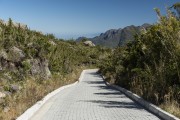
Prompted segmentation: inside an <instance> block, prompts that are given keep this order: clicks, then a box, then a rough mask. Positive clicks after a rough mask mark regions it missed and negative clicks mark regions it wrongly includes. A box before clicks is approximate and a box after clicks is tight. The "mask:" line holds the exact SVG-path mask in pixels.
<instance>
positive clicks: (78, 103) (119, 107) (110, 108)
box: [31, 69, 160, 120]
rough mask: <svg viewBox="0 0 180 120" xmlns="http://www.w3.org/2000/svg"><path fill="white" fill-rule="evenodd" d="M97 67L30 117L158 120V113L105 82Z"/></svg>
mask: <svg viewBox="0 0 180 120" xmlns="http://www.w3.org/2000/svg"><path fill="white" fill-rule="evenodd" d="M96 72H97V70H96V69H92V70H86V71H85V72H84V75H83V76H82V80H81V81H79V83H78V84H76V85H74V86H72V87H70V88H66V89H64V90H62V91H61V92H59V93H58V94H57V95H55V96H54V97H52V98H51V99H50V100H48V102H47V103H46V104H44V105H43V106H42V107H41V109H40V110H39V111H38V112H37V113H36V114H35V115H34V116H33V117H32V118H31V120H159V119H160V118H158V117H157V116H155V115H153V114H152V113H150V112H148V111H146V110H145V109H144V108H143V107H141V106H140V105H138V104H137V103H135V102H134V101H132V100H131V99H129V98H128V97H126V96H125V95H124V94H122V93H121V92H119V91H117V90H116V89H113V88H111V87H108V86H106V85H105V83H104V81H103V79H102V77H101V76H100V75H98V74H97V73H96Z"/></svg>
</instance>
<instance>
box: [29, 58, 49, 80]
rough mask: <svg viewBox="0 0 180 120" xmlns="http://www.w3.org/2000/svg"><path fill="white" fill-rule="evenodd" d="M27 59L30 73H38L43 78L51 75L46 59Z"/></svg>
mask: <svg viewBox="0 0 180 120" xmlns="http://www.w3.org/2000/svg"><path fill="white" fill-rule="evenodd" d="M28 61H29V64H30V65H31V68H30V72H31V74H32V75H34V76H36V75H40V76H41V77H43V78H44V79H48V78H50V77H51V72H50V70H49V67H48V60H40V59H30V60H28Z"/></svg>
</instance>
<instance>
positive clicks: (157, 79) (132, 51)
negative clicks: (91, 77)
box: [100, 6, 180, 104]
mask: <svg viewBox="0 0 180 120" xmlns="http://www.w3.org/2000/svg"><path fill="white" fill-rule="evenodd" d="M176 8H177V6H176ZM155 10H156V12H157V14H158V17H159V20H158V23H156V24H154V25H153V26H152V27H150V28H149V29H148V30H147V31H142V33H141V35H136V36H135V41H133V42H131V43H128V44H127V45H126V46H124V47H121V48H116V49H115V50H114V51H113V52H112V54H111V55H109V56H108V57H107V58H106V59H105V60H103V61H102V63H101V64H100V70H101V72H102V73H103V74H105V75H106V76H107V77H108V78H109V80H115V84H118V85H121V86H123V87H125V88H127V89H130V90H132V91H133V92H135V93H137V94H139V95H141V96H143V97H144V98H145V99H147V100H149V101H152V102H153V103H155V104H161V103H163V102H166V101H172V100H175V101H177V102H178V103H180V63H179V61H180V21H179V18H178V17H177V16H176V15H175V14H174V13H172V11H171V10H169V9H168V10H167V15H166V16H162V15H161V14H160V11H159V10H158V9H155Z"/></svg>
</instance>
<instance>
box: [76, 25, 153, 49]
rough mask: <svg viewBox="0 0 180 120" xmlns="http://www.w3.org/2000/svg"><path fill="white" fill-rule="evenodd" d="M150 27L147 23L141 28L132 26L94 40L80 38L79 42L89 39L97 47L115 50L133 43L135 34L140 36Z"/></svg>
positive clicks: (112, 31)
mask: <svg viewBox="0 0 180 120" xmlns="http://www.w3.org/2000/svg"><path fill="white" fill-rule="evenodd" d="M150 26H151V25H150V24H148V23H145V24H143V25H141V26H134V25H131V26H127V27H124V28H119V29H110V30H108V31H106V32H105V33H101V34H100V35H99V36H96V37H94V38H86V37H79V38H78V39H77V41H81V40H84V39H87V40H90V41H92V42H93V43H94V44H95V45H100V46H105V47H109V48H114V47H117V46H123V45H125V44H126V43H127V42H129V41H133V40H134V35H135V34H139V33H140V32H141V31H142V30H146V29H147V28H148V27H150Z"/></svg>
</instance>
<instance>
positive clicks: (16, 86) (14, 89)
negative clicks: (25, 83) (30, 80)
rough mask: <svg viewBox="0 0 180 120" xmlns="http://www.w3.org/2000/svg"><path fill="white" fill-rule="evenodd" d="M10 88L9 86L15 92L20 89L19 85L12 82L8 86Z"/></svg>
mask: <svg viewBox="0 0 180 120" xmlns="http://www.w3.org/2000/svg"><path fill="white" fill-rule="evenodd" d="M10 88H11V91H12V92H17V91H19V90H20V89H21V87H20V86H19V85H15V84H12V85H11V86H10Z"/></svg>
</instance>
